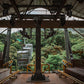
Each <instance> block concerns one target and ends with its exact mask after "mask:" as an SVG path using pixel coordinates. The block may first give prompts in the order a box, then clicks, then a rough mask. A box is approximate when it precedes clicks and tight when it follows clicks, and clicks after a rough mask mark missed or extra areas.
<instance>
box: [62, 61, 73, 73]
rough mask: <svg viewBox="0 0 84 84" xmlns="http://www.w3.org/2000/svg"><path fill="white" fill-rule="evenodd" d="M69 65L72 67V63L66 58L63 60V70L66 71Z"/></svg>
mask: <svg viewBox="0 0 84 84" xmlns="http://www.w3.org/2000/svg"><path fill="white" fill-rule="evenodd" d="M67 67H72V64H71V63H70V62H68V61H66V60H63V71H64V72H65V69H66V68H67Z"/></svg>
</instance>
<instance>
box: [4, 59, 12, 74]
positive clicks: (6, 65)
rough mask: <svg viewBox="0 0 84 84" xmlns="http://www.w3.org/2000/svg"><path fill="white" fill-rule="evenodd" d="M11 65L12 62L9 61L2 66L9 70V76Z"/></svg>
mask: <svg viewBox="0 0 84 84" xmlns="http://www.w3.org/2000/svg"><path fill="white" fill-rule="evenodd" d="M12 63H13V61H12V60H10V61H8V62H6V63H5V64H3V67H6V68H10V74H11V73H12Z"/></svg>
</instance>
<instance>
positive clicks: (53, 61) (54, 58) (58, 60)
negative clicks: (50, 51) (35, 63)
mask: <svg viewBox="0 0 84 84" xmlns="http://www.w3.org/2000/svg"><path fill="white" fill-rule="evenodd" d="M62 59H63V58H62V57H61V56H60V54H57V55H49V57H48V59H46V63H48V64H50V70H56V69H60V68H61V65H62Z"/></svg>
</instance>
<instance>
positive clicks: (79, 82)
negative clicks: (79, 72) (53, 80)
mask: <svg viewBox="0 0 84 84" xmlns="http://www.w3.org/2000/svg"><path fill="white" fill-rule="evenodd" d="M58 72H60V73H61V74H62V75H64V76H66V77H68V78H70V79H72V80H73V81H74V82H76V83H78V84H84V82H83V81H81V80H79V79H77V78H75V77H73V76H71V75H69V74H67V73H64V72H62V71H60V70H58Z"/></svg>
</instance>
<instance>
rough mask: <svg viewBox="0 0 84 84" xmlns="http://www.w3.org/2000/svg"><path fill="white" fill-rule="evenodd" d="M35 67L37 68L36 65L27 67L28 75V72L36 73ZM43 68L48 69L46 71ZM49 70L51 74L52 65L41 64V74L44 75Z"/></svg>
mask: <svg viewBox="0 0 84 84" xmlns="http://www.w3.org/2000/svg"><path fill="white" fill-rule="evenodd" d="M35 66H36V65H35V64H28V65H27V73H28V71H31V72H33V73H35V71H36V67H35ZM43 66H47V68H46V69H45V70H44V69H43ZM31 67H34V70H32V69H31ZM47 70H48V72H49V73H50V65H49V64H41V72H42V73H44V72H45V71H47Z"/></svg>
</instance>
